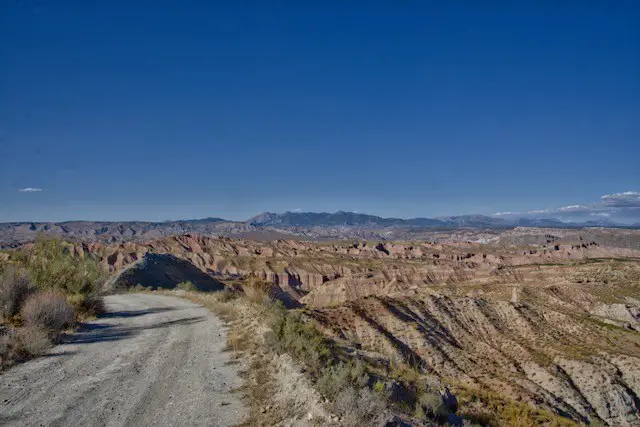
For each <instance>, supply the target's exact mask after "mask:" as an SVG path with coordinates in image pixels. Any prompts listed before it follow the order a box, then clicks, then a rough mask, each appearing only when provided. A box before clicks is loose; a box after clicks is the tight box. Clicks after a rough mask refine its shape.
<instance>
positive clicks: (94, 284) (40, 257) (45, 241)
mask: <svg viewBox="0 0 640 427" xmlns="http://www.w3.org/2000/svg"><path fill="white" fill-rule="evenodd" d="M26 267H27V269H28V270H29V273H30V276H31V279H32V280H33V281H34V283H35V284H36V285H37V286H38V287H39V288H41V289H53V290H58V291H61V292H63V293H65V294H83V295H97V294H99V292H100V291H101V288H102V285H103V284H104V282H105V280H106V278H107V272H106V271H105V269H104V268H102V266H101V265H100V264H99V263H98V262H96V261H95V260H93V259H91V258H88V257H73V256H72V255H71V254H70V253H69V250H68V248H67V247H66V246H65V245H64V244H63V243H62V242H60V241H58V240H57V239H50V238H39V239H38V240H37V241H36V245H35V247H34V249H33V251H32V253H31V254H30V256H29V257H27V258H26Z"/></svg>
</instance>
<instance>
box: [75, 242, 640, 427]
mask: <svg viewBox="0 0 640 427" xmlns="http://www.w3.org/2000/svg"><path fill="white" fill-rule="evenodd" d="M580 237H582V236H576V238H575V239H571V240H570V239H568V238H567V237H566V236H564V237H563V236H553V235H551V234H549V235H548V236H547V237H546V238H545V239H544V241H543V242H542V243H538V244H533V245H508V246H507V245H498V244H480V243H468V242H467V243H448V244H443V243H425V242H409V243H388V242H386V243H380V242H337V243H310V242H300V241H284V240H278V241H270V242H258V241H252V240H246V239H229V238H209V237H202V236H197V235H183V236H174V237H168V238H163V239H160V240H155V241H151V242H147V243H143V244H142V243H140V244H139V243H121V244H117V245H104V244H99V243H85V244H78V245H76V246H74V248H73V249H72V250H73V251H74V252H75V253H76V254H78V255H79V256H95V257H97V258H98V259H100V261H101V262H103V263H104V264H105V265H107V266H108V267H109V268H110V269H111V270H112V271H114V272H115V271H119V270H121V269H122V268H123V267H126V266H130V265H133V266H138V265H139V264H140V263H141V262H142V261H141V260H144V259H149V257H153V256H156V255H155V254H166V255H167V256H170V257H172V258H174V259H176V260H180V261H179V262H186V263H188V264H189V265H191V266H193V268H194V269H195V270H197V271H198V272H200V273H201V274H204V275H206V276H207V277H209V278H211V279H212V280H214V281H218V280H219V281H227V282H228V281H232V282H233V281H235V280H238V279H241V278H242V277H245V276H249V275H252V276H258V277H261V278H263V279H264V280H266V281H269V282H273V283H274V289H276V291H277V292H278V293H279V294H281V295H283V296H285V298H283V300H285V301H287V304H288V306H290V307H296V306H298V305H299V304H303V305H305V306H307V308H308V310H306V312H307V313H308V315H310V316H311V317H313V318H314V319H315V320H316V321H317V323H318V324H319V325H320V326H321V328H322V329H323V330H324V331H325V333H326V334H328V335H332V336H333V337H335V338H336V339H337V340H339V341H341V342H343V343H344V345H345V346H347V347H352V348H364V349H366V350H367V352H368V353H369V354H370V355H374V356H375V357H377V358H380V359H384V360H404V361H405V362H407V363H411V364H413V365H414V366H418V367H419V368H420V369H422V370H423V371H425V372H429V373H431V374H432V375H435V376H438V377H440V378H441V379H443V380H445V381H449V382H450V383H451V384H452V387H454V388H455V389H456V390H457V391H458V392H459V393H460V395H461V396H463V395H464V393H466V392H468V391H469V390H483V391H485V392H489V391H490V392H492V393H495V394H496V395H500V396H505V397H508V398H510V399H516V400H520V401H523V402H528V403H531V404H532V405H536V406H539V407H544V408H548V409H551V410H553V411H555V412H556V413H558V414H563V415H565V416H569V417H571V418H572V419H574V420H576V421H579V422H587V421H589V420H602V421H604V422H606V423H608V424H609V425H630V426H631V425H640V416H639V415H638V414H639V413H640V412H639V411H640V400H639V398H638V396H640V368H639V367H640V297H639V295H640V251H637V250H634V249H628V248H620V247H606V246H602V245H599V244H597V243H596V242H594V241H590V240H588V239H585V238H582V239H580ZM152 254H153V255H152ZM179 262H176V263H172V265H173V266H175V265H179ZM172 268H173V267H172ZM172 271H173V270H172ZM152 280H155V279H152Z"/></svg>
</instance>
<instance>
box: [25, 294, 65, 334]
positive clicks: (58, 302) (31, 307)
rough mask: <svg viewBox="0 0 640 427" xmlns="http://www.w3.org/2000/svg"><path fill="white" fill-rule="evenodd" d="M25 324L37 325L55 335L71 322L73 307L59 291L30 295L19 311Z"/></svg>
mask: <svg viewBox="0 0 640 427" xmlns="http://www.w3.org/2000/svg"><path fill="white" fill-rule="evenodd" d="M20 315H21V316H22V320H23V321H24V323H25V325H26V326H38V327H41V328H43V329H44V330H46V331H48V333H49V334H51V335H52V336H56V335H57V334H59V333H60V331H62V329H63V328H65V327H67V326H70V325H72V324H73V322H74V320H75V316H74V314H73V308H72V307H71V305H70V304H69V303H68V302H67V299H66V298H65V296H64V295H63V294H61V293H60V292H54V291H45V292H38V293H36V294H34V295H32V296H30V297H29V298H28V299H27V301H26V302H25V303H24V305H23V306H22V310H21V311H20Z"/></svg>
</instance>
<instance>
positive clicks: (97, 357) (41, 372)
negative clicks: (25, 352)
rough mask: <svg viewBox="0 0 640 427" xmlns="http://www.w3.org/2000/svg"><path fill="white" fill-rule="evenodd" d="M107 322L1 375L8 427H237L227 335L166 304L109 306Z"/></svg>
mask: <svg viewBox="0 0 640 427" xmlns="http://www.w3.org/2000/svg"><path fill="white" fill-rule="evenodd" d="M105 302H106V305H107V313H106V314H105V315H103V316H101V317H100V318H99V319H97V320H95V321H92V322H88V323H86V324H85V326H84V327H83V328H82V329H81V330H80V331H79V332H77V333H74V334H72V335H70V336H68V337H66V339H65V343H64V344H62V345H58V346H56V347H54V348H53V349H52V350H51V351H50V352H49V354H48V355H47V356H44V357H41V358H38V359H36V360H32V361H29V362H27V363H24V364H22V365H18V366H15V367H13V368H11V369H9V370H8V371H7V372H5V373H3V374H0V425H11V426H14V425H15V426H40V425H44V426H152V425H153V426H178V425H180V426H191V425H202V426H205V425H206V426H230V425H234V424H236V423H238V422H240V421H242V418H243V416H244V415H245V409H244V407H243V406H242V404H241V402H240V396H239V395H238V393H234V392H233V390H234V389H236V388H237V387H239V386H240V384H241V380H240V378H239V377H238V372H237V371H238V366H237V365H234V364H233V363H230V355H229V353H228V352H224V351H223V349H224V347H225V345H226V330H225V328H224V326H223V324H222V322H221V321H220V320H219V319H218V318H217V317H215V316H214V315H213V314H211V313H210V312H209V311H208V310H207V309H206V308H204V307H202V306H200V305H197V304H194V303H192V302H189V301H186V300H183V299H180V298H176V297H169V296H163V295H154V294H124V295H111V296H108V297H106V298H105Z"/></svg>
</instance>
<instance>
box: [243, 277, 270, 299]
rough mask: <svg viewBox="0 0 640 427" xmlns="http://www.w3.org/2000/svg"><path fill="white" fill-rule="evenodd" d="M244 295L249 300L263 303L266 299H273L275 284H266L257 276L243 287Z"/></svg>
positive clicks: (250, 278) (251, 278)
mask: <svg viewBox="0 0 640 427" xmlns="http://www.w3.org/2000/svg"><path fill="white" fill-rule="evenodd" d="M243 290H244V294H245V295H246V296H247V298H249V300H251V301H253V302H257V303H262V302H263V301H265V300H266V299H272V297H273V295H272V290H273V283H269V282H265V281H264V280H262V279H260V278H259V277H256V276H251V277H249V279H248V280H247V282H246V284H245V285H244V287H243Z"/></svg>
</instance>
